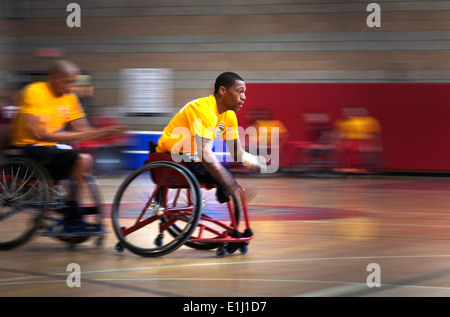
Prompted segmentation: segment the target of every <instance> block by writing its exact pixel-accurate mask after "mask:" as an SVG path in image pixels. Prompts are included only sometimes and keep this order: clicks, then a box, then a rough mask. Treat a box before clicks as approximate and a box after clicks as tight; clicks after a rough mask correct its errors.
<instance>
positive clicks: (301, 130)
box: [239, 83, 450, 172]
mask: <svg viewBox="0 0 450 317" xmlns="http://www.w3.org/2000/svg"><path fill="white" fill-rule="evenodd" d="M247 98H248V102H246V104H245V108H243V109H242V110H241V111H240V112H239V119H240V120H241V122H242V124H243V125H249V124H250V122H248V121H246V118H247V117H248V116H246V112H247V111H249V110H251V109H253V108H255V109H258V108H268V109H271V115H272V118H273V119H277V120H280V121H282V122H283V124H284V125H285V126H286V128H287V130H288V131H289V140H288V144H286V146H284V147H282V151H284V152H285V153H284V155H287V156H288V157H283V153H281V154H282V161H281V165H282V166H290V165H292V164H295V163H296V162H295V160H298V157H297V156H296V155H295V154H296V153H295V152H293V151H292V148H289V147H290V146H292V145H290V144H289V142H292V141H294V142H295V141H305V140H308V131H307V123H306V122H305V118H304V113H308V112H325V113H328V114H329V115H330V118H331V121H332V122H334V121H335V120H336V119H338V118H339V117H340V116H341V110H342V108H343V107H348V106H350V107H352V106H357V107H360V106H362V107H365V108H367V110H368V112H369V114H370V115H371V116H373V117H375V118H376V119H377V120H378V121H379V122H380V125H381V140H382V146H383V150H384V155H385V160H386V162H385V163H386V166H385V168H386V169H387V170H395V171H433V172H442V171H445V172H448V171H450V148H449V147H448V146H447V143H448V140H449V139H450V126H449V124H448V122H449V121H448V120H449V115H450V111H449V103H448V101H449V100H450V84H437V83H357V84H355V83H308V84H303V83H302V84H297V83H293V84H249V85H248V93H247Z"/></svg>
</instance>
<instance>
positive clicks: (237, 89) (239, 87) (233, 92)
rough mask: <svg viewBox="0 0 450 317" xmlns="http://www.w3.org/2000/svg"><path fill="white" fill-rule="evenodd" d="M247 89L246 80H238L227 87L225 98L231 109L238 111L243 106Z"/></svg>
mask: <svg viewBox="0 0 450 317" xmlns="http://www.w3.org/2000/svg"><path fill="white" fill-rule="evenodd" d="M246 90H247V88H246V87H245V82H244V81H242V80H236V81H235V83H234V85H233V86H231V87H230V88H228V89H225V93H224V99H225V104H226V105H227V106H228V109H229V110H233V111H235V112H238V111H239V110H240V109H241V108H242V105H243V104H244V102H245V99H246V97H245V91H246Z"/></svg>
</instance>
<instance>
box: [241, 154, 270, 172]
mask: <svg viewBox="0 0 450 317" xmlns="http://www.w3.org/2000/svg"><path fill="white" fill-rule="evenodd" d="M242 165H244V166H245V167H247V168H250V169H252V170H255V171H259V172H261V173H265V172H267V163H266V159H265V158H264V157H263V156H256V155H252V154H250V153H247V152H245V153H244V154H243V155H242Z"/></svg>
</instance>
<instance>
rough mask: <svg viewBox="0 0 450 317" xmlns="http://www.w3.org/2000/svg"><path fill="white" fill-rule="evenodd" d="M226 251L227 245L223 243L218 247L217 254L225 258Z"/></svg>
mask: <svg viewBox="0 0 450 317" xmlns="http://www.w3.org/2000/svg"><path fill="white" fill-rule="evenodd" d="M226 253H227V250H226V246H225V245H221V246H220V247H218V248H217V251H216V254H217V256H218V257H219V258H223V257H224V256H225V254H226Z"/></svg>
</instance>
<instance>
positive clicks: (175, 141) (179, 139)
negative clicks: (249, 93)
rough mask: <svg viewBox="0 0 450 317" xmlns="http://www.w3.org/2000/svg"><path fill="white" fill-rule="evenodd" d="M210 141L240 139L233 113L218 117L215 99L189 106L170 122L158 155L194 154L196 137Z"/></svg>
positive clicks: (210, 98)
mask: <svg viewBox="0 0 450 317" xmlns="http://www.w3.org/2000/svg"><path fill="white" fill-rule="evenodd" d="M195 135H198V136H200V137H203V138H207V139H209V140H214V139H215V138H216V137H221V138H222V139H223V140H233V139H237V138H238V136H239V133H238V122H237V118H236V114H235V113H234V111H232V110H228V111H225V112H224V113H222V114H219V112H218V111H217V102H216V98H215V97H214V96H213V95H211V96H209V97H204V98H200V99H196V100H193V101H191V102H189V103H187V104H186V105H185V106H184V107H183V108H182V109H181V110H180V111H179V112H178V113H177V114H176V115H175V116H174V117H173V118H172V120H171V121H170V122H169V124H168V125H167V126H166V127H165V129H164V131H163V135H162V136H161V138H160V139H159V141H158V146H157V149H156V150H157V151H158V152H171V153H189V154H195V153H196V151H197V146H196V144H195V139H194V136H195Z"/></svg>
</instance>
